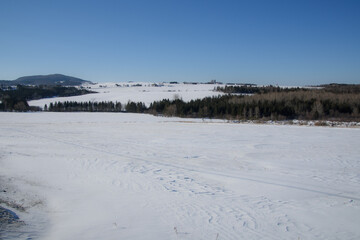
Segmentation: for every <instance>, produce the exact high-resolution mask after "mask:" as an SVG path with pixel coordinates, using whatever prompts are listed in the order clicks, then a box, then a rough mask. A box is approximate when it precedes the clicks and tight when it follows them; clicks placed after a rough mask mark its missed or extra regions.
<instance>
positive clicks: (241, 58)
mask: <svg viewBox="0 0 360 240" xmlns="http://www.w3.org/2000/svg"><path fill="white" fill-rule="evenodd" d="M52 73H62V74H65V75H70V76H74V77H79V78H83V79H86V80H90V81H94V82H105V81H113V82H114V81H152V82H161V81H179V82H183V81H199V82H205V81H210V80H212V79H216V80H218V81H222V82H250V83H257V84H279V85H308V84H322V83H331V82H338V83H360V0H353V1H350V0H337V1H332V0H324V1H316V0H310V1H307V0H284V1H279V0H266V1H260V0H249V1H241V0H234V1H230V0H218V1H212V0H204V1H201V0H163V1H158V0H144V1H140V0H113V1H109V0H103V1H101V0H69V1H68V0H58V1H52V0H1V1H0V79H2V80H13V79H16V78H18V77H21V76H27V75H38V74H52Z"/></svg>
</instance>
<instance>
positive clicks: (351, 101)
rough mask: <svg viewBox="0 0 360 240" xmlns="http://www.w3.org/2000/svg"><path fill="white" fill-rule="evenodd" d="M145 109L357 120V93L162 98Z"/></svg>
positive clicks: (236, 116) (267, 117) (201, 115)
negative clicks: (185, 98)
mask: <svg viewBox="0 0 360 240" xmlns="http://www.w3.org/2000/svg"><path fill="white" fill-rule="evenodd" d="M148 112H150V113H152V114H162V115H165V116H179V117H198V118H222V119H223V118H225V119H234V120H235V119H237V120H249V119H253V120H255V119H256V120H291V119H299V120H342V121H350V120H351V121H352V120H354V121H359V120H360V114H359V112H360V94H356V93H346V94H345V93H333V92H330V91H325V90H323V89H321V90H320V89H316V90H297V91H280V92H277V91H274V92H269V93H262V94H254V95H251V96H234V95H224V96H220V97H212V98H209V97H208V98H204V99H201V100H193V101H190V102H188V103H185V102H183V101H182V100H173V101H169V100H162V101H157V102H154V103H152V104H151V105H150V107H149V109H148Z"/></svg>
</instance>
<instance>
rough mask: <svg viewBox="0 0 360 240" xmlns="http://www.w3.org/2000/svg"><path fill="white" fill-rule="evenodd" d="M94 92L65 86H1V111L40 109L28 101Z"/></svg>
mask: <svg viewBox="0 0 360 240" xmlns="http://www.w3.org/2000/svg"><path fill="white" fill-rule="evenodd" d="M88 93H94V92H92V91H89V90H86V89H78V88H75V87H63V86H45V85H43V86H42V85H40V86H24V85H17V87H16V88H15V89H13V88H11V87H6V88H0V111H29V110H32V111H39V110H40V109H38V108H36V107H30V106H29V104H28V103H27V101H29V100H36V99H41V98H49V97H69V96H78V95H84V94H88Z"/></svg>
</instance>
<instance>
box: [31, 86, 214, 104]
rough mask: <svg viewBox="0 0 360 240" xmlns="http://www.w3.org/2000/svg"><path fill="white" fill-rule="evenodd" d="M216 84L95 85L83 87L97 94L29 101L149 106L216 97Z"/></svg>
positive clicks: (36, 102)
mask: <svg viewBox="0 0 360 240" xmlns="http://www.w3.org/2000/svg"><path fill="white" fill-rule="evenodd" d="M218 86H220V85H217V84H196V85H194V84H183V83H181V84H169V83H163V84H153V83H102V84H95V85H84V87H86V88H89V89H90V90H93V91H95V92H97V93H93V94H87V95H82V96H74V97H61V98H46V99H40V100H34V101H30V102H29V104H30V105H31V106H39V107H44V105H45V104H47V105H48V106H49V104H50V103H51V102H58V101H60V102H64V101H78V102H88V101H91V102H101V101H113V102H121V103H122V104H126V103H127V102H128V101H134V102H144V103H145V104H146V105H150V103H152V102H153V101H159V100H162V99H170V100H173V99H175V98H182V99H183V100H184V101H190V100H193V99H201V98H204V97H211V96H218V95H220V94H221V93H220V92H215V91H214V88H215V87H218Z"/></svg>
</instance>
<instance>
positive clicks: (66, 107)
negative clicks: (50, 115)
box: [44, 101, 122, 112]
mask: <svg viewBox="0 0 360 240" xmlns="http://www.w3.org/2000/svg"><path fill="white" fill-rule="evenodd" d="M44 110H45V111H51V112H121V111H122V105H121V103H119V102H115V103H114V102H111V101H110V102H75V101H66V102H55V103H50V105H49V106H47V105H45V106H44Z"/></svg>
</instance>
